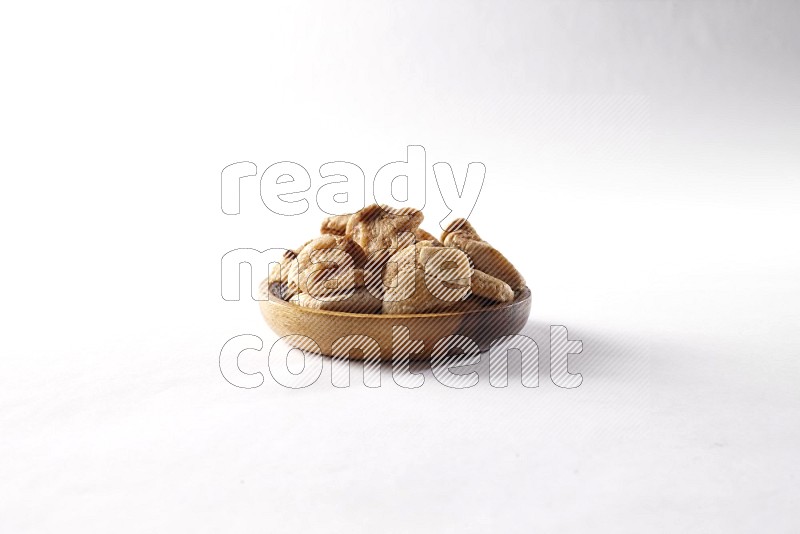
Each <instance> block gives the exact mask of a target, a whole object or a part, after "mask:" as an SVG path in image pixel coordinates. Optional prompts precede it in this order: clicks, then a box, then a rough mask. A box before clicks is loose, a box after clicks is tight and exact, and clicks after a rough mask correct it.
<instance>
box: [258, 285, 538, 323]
mask: <svg viewBox="0 0 800 534" xmlns="http://www.w3.org/2000/svg"><path fill="white" fill-rule="evenodd" d="M279 286H280V283H279V282H273V283H271V284H269V293H270V296H274V297H275V299H274V300H273V299H272V298H269V299H267V300H262V301H261V302H264V303H271V304H274V305H275V306H281V307H286V308H291V309H292V310H294V311H296V312H301V313H309V314H312V315H321V316H328V317H364V318H370V319H375V320H386V321H389V320H398V319H436V318H440V317H463V316H467V315H472V314H477V313H487V312H494V311H500V310H504V309H506V308H510V307H512V306H516V305H518V304H521V303H523V302H525V301H527V300H530V298H531V290H530V288H529V287H528V286H525V287H524V288H522V289H521V290H520V291H519V292H517V293H515V296H514V300H512V301H511V302H500V303H498V304H493V305H491V306H486V307H483V308H477V309H475V310H465V311H452V312H436V313H408V314H396V313H393V314H387V313H351V312H341V311H331V310H315V309H313V308H304V307H302V306H298V305H296V304H292V303H290V302H287V301H285V300H283V298H281V296H280V295H279V294H278V293H276V292H275V289H276V288H278V287H279Z"/></svg>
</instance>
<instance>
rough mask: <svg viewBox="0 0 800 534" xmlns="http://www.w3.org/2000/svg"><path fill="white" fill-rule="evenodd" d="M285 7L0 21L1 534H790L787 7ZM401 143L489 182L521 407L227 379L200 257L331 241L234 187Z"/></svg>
mask: <svg viewBox="0 0 800 534" xmlns="http://www.w3.org/2000/svg"><path fill="white" fill-rule="evenodd" d="M286 4H289V3H288V2H286V3H284V2H281V3H278V4H276V5H270V4H267V3H265V2H258V3H253V4H250V5H245V4H239V3H232V2H228V3H224V4H219V5H218V6H216V7H215V6H209V5H199V4H196V3H194V4H188V3H187V4H178V3H164V2H160V3H149V4H148V3H139V4H136V5H133V4H132V5H130V6H121V5H114V4H107V3H94V4H91V3H83V2H80V3H59V4H57V3H50V4H46V5H34V4H32V3H27V4H24V5H23V4H19V5H8V6H5V7H4V8H3V14H2V16H0V45H2V46H1V47H0V50H2V52H0V58H2V73H3V74H2V85H0V93H1V94H2V101H1V102H0V124H1V126H0V135H1V136H2V137H1V138H0V141H2V151H0V161H2V170H3V173H4V180H3V184H4V193H3V195H2V198H3V202H2V210H1V212H0V218H1V220H0V222H2V225H3V232H2V236H3V240H2V241H3V249H4V253H3V262H2V273H3V276H2V277H1V278H0V280H2V282H0V283H1V284H2V302H3V304H2V310H3V315H4V317H3V319H4V321H3V325H4V327H3V329H2V332H3V333H2V342H3V353H2V363H0V531H2V532H44V531H59V532H64V531H87V530H88V531H108V530H112V529H113V530H114V531H118V532H119V531H189V530H191V531H194V532H230V531H233V530H237V531H239V530H240V531H261V532H264V531H268V532H341V531H345V530H347V531H349V532H375V531H379V532H408V531H411V530H416V531H436V532H443V531H444V532H486V531H498V532H530V531H531V530H532V529H545V530H546V531H558V532H586V531H592V532H642V531H644V532H674V531H679V532H726V533H728V532H766V531H769V532H797V531H798V529H800V514H798V512H797V502H798V499H799V498H800V495H799V494H798V493H800V492H799V491H798V483H800V480H799V479H798V477H800V467H798V465H800V463H799V462H798V450H800V424H798V423H800V412H799V410H800V393H798V379H800V359H799V358H798V356H800V354H798V353H799V352H800V329H798V326H800V325H799V324H798V322H799V321H800V311H799V310H798V305H797V301H798V298H800V277H799V276H798V272H800V271H799V269H800V255H799V254H798V247H797V237H796V234H797V228H798V227H800V215H798V203H799V201H800V180H799V178H800V150H798V147H800V126H798V125H800V97H799V96H798V95H800V63H799V62H800V38H798V35H799V34H798V27H800V7H798V4H796V3H792V2H786V3H779V2H758V3H756V2H662V1H652V2H612V1H602V2H589V1H585V2H552V3H550V2H548V3H521V2H438V3H435V4H434V3H429V2H404V3H396V4H393V3H388V2H371V3H366V2H365V3H346V4H343V3H334V2H319V3H314V4H303V5H302V6H296V7H291V8H290V7H287V5H286ZM409 144H421V145H423V146H424V147H425V148H426V150H427V155H428V165H429V166H430V165H432V164H433V163H435V162H438V161H447V162H449V163H450V164H451V165H452V166H453V169H454V171H455V172H456V174H457V175H458V176H463V173H464V172H465V170H466V165H467V163H469V162H471V161H481V162H483V163H484V164H485V165H486V167H487V177H486V183H485V185H484V188H483V192H482V194H481V197H480V200H479V201H478V204H477V207H476V208H475V211H474V213H473V215H472V218H471V221H472V222H473V223H474V225H475V226H476V227H477V229H478V230H479V231H480V233H481V234H482V235H483V236H484V237H485V238H486V239H488V240H489V241H491V242H492V243H493V244H494V245H496V246H497V247H498V248H499V249H501V250H503V251H505V252H506V253H507V255H508V256H509V257H510V258H511V259H512V261H514V262H515V263H516V264H517V265H518V267H519V268H520V270H521V271H522V272H523V273H524V274H525V276H526V278H527V280H528V283H529V285H530V287H531V289H532V291H533V299H534V300H533V310H532V314H531V321H530V323H529V324H528V326H527V327H526V329H525V332H526V333H527V334H528V335H530V336H531V337H533V338H534V339H535V340H536V341H537V342H538V343H539V346H540V348H541V349H542V369H541V371H542V373H541V376H540V386H539V387H538V388H536V389H525V388H523V387H522V386H521V385H520V384H519V383H518V382H516V381H515V378H514V377H513V376H512V380H511V384H510V385H509V387H508V388H506V389H495V388H492V387H490V386H489V384H488V376H487V375H485V374H484V375H482V380H481V382H480V383H479V384H478V386H476V387H474V388H471V389H467V390H453V389H448V388H445V387H443V386H441V385H439V384H438V383H437V382H436V381H435V379H434V378H433V377H432V376H431V375H430V374H429V373H428V374H427V376H426V381H425V384H424V386H423V387H421V388H419V389H417V390H405V389H402V388H400V387H398V386H397V385H395V384H394V383H393V382H392V380H391V376H390V374H388V371H387V372H386V374H384V376H383V385H382V387H381V388H379V389H368V388H366V387H364V385H363V384H361V383H360V378H359V374H358V372H354V373H353V378H352V386H351V387H350V388H349V389H336V388H333V387H331V385H330V382H329V380H328V381H326V380H320V382H318V383H317V384H314V385H313V386H311V387H309V388H307V389H304V390H291V389H286V388H283V387H282V386H280V385H278V384H276V383H275V382H274V381H273V380H272V379H271V377H270V375H269V373H268V371H267V368H266V351H264V352H262V353H246V354H243V355H242V362H241V365H242V368H243V369H245V370H248V371H251V372H252V371H259V370H260V371H264V373H265V377H266V380H265V383H264V384H263V385H262V386H261V387H259V388H256V389H251V390H243V389H238V388H236V387H234V386H232V385H231V384H229V383H228V382H226V381H225V379H224V378H223V377H222V375H221V373H220V370H219V362H218V359H219V352H220V349H221V348H222V345H223V344H224V343H225V341H226V340H228V339H229V338H231V337H233V336H236V335H239V334H253V335H257V336H259V337H260V338H261V339H262V340H263V341H264V346H265V347H267V348H269V347H270V346H271V345H272V343H273V341H274V340H275V336H274V334H272V333H271V332H270V331H269V330H268V328H267V327H266V325H265V324H264V323H263V320H262V319H261V317H260V315H259V312H258V307H257V304H256V303H255V302H253V301H252V300H246V299H245V300H242V301H240V302H224V301H223V300H222V299H221V297H220V285H219V280H220V258H221V257H222V255H223V254H224V253H225V252H227V251H229V250H232V249H235V248H240V247H252V248H258V249H263V248H268V247H278V246H286V247H292V246H295V245H297V244H299V243H302V242H303V241H305V239H307V238H308V237H309V236H310V235H311V234H312V233H313V232H315V231H316V230H317V227H318V224H319V220H320V219H321V217H322V214H321V213H320V211H319V210H318V209H317V208H316V207H314V206H313V195H312V196H311V197H310V199H311V200H312V209H311V210H309V212H307V213H306V214H304V215H302V216H298V217H294V218H291V219H290V218H285V217H279V216H276V215H274V214H271V213H270V212H269V211H267V209H266V208H265V207H264V206H263V204H261V201H260V199H259V197H258V180H257V178H256V179H249V181H248V180H245V181H243V183H242V195H243V197H242V210H241V214H240V215H237V216H226V215H224V214H223V213H222V212H221V210H220V198H219V196H220V172H221V170H222V169H223V167H225V166H226V165H228V164H230V163H234V162H236V161H243V160H246V161H252V162H254V163H255V164H256V165H257V166H258V170H259V174H260V173H261V172H263V171H264V169H265V168H266V167H267V166H269V165H270V164H271V163H274V162H277V161H283V160H289V161H295V162H298V163H300V164H302V165H303V166H304V167H305V168H306V169H308V170H309V172H310V173H311V175H312V181H313V186H312V191H311V192H312V193H313V192H314V191H316V188H317V187H318V186H319V184H320V183H321V180H320V178H319V175H318V169H319V166H320V165H321V164H322V163H325V162H328V161H336V160H344V161H351V162H354V163H357V164H358V165H359V166H361V168H362V169H364V171H365V173H366V175H367V178H368V179H367V182H368V183H367V193H368V195H369V194H370V193H371V190H372V189H371V177H372V176H374V173H375V172H376V171H377V170H378V168H380V166H382V165H383V164H385V163H388V162H391V161H395V160H399V159H403V158H404V156H405V147H406V146H407V145H409ZM427 186H428V196H427V205H426V207H425V213H426V222H425V224H424V226H425V227H426V228H428V229H429V230H431V231H434V232H435V225H436V221H438V220H439V219H440V218H441V217H442V216H443V215H444V213H445V209H444V205H443V204H442V201H441V199H440V197H439V196H438V191H437V189H436V185H435V182H434V181H433V175H432V173H431V172H430V168H429V175H428V182H427ZM436 233H438V232H436ZM551 324H563V325H566V326H567V327H568V328H569V332H570V338H571V339H580V340H582V341H583V347H584V348H583V353H582V354H581V355H579V356H573V357H571V360H570V367H571V369H572V370H573V371H574V372H580V373H582V375H583V384H582V385H581V386H580V387H579V388H577V389H573V390H564V389H559V388H557V387H556V386H554V385H553V383H552V382H551V381H550V379H549V376H548V374H547V369H548V365H547V359H546V355H547V350H548V335H547V332H548V328H549V325H551ZM324 377H325V374H323V378H324Z"/></svg>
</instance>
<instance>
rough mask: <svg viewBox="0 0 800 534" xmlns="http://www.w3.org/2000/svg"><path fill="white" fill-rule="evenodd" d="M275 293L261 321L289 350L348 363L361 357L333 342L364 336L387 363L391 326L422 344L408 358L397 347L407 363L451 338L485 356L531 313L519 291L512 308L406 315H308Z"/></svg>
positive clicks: (312, 312) (264, 302)
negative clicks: (404, 330) (463, 341)
mask: <svg viewBox="0 0 800 534" xmlns="http://www.w3.org/2000/svg"><path fill="white" fill-rule="evenodd" d="M279 289H280V286H279V285H278V284H272V285H271V286H270V287H269V295H268V296H269V300H262V301H259V304H260V307H261V313H262V315H263V316H264V319H265V320H266V321H267V324H268V325H269V327H270V328H272V330H273V331H274V332H275V333H276V334H278V335H279V336H281V337H284V336H286V337H285V339H284V341H286V342H287V343H288V344H289V345H291V346H293V347H297V348H300V349H303V350H310V351H311V352H319V353H321V354H324V355H326V356H344V355H345V353H347V352H349V353H350V354H349V356H350V358H352V359H361V358H363V357H364V355H363V354H362V352H361V351H359V350H352V351H351V350H350V347H352V344H350V345H349V346H348V347H347V350H345V346H346V345H347V344H346V343H344V342H341V341H340V342H339V343H335V342H336V341H337V340H339V339H340V338H342V337H345V336H351V335H354V334H356V335H360V336H368V337H369V338H372V339H373V340H375V341H376V342H377V345H378V346H379V347H380V357H381V359H391V357H392V351H393V347H392V330H393V327H395V326H405V327H407V328H408V330H409V332H408V334H409V336H410V338H411V340H420V341H422V343H423V344H424V345H423V347H422V348H421V350H419V351H417V350H414V351H413V353H412V352H411V351H410V350H408V348H409V344H406V345H405V347H402V346H401V347H398V350H400V351H402V350H405V351H406V352H408V353H409V356H410V357H411V358H425V357H429V356H430V355H431V352H432V351H433V349H434V347H435V345H436V343H437V342H438V341H439V340H440V339H442V338H445V337H447V336H450V335H453V334H458V335H461V336H466V337H468V338H470V339H472V340H473V341H474V342H475V343H477V345H478V347H479V348H480V349H481V351H485V350H488V349H489V346H490V345H491V343H492V341H494V340H495V339H497V338H499V337H502V336H507V335H511V334H516V333H518V332H519V331H520V330H522V327H523V326H525V323H526V322H527V321H528V315H529V314H530V311H531V292H530V289H528V288H527V287H525V288H524V289H523V290H521V291H519V292H518V293H517V294H516V295H515V299H514V300H513V301H512V302H506V303H503V304H492V305H489V306H485V307H480V308H477V309H471V310H468V311H454V312H445V313H418V314H411V315H382V314H365V313H345V312H335V311H323V310H312V309H309V308H303V307H301V306H297V305H295V304H291V303H289V302H286V301H285V300H282V299H281V297H280V296H279ZM309 339H310V340H313V342H310V341H309ZM360 341H363V338H360ZM367 341H368V340H367ZM314 343H316V346H315V345H314ZM412 343H413V341H412ZM418 345H419V344H418V343H417V346H416V347H414V348H415V349H419V348H420V347H419V346H418ZM365 346H366V345H365ZM372 346H373V347H374V344H372ZM400 355H401V354H398V355H397V356H400Z"/></svg>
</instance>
